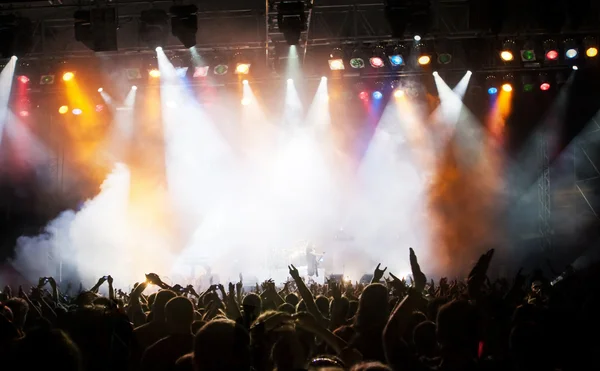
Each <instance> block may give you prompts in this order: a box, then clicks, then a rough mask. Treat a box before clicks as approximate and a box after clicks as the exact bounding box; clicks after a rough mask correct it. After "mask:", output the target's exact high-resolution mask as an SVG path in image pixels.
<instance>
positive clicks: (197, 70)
mask: <svg viewBox="0 0 600 371" xmlns="http://www.w3.org/2000/svg"><path fill="white" fill-rule="evenodd" d="M208 69H209V66H201V67H194V74H193V75H192V76H193V78H195V79H196V78H199V77H206V76H208Z"/></svg>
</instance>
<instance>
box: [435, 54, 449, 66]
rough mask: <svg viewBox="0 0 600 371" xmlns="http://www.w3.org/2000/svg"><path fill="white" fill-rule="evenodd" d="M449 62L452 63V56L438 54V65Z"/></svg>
mask: <svg viewBox="0 0 600 371" xmlns="http://www.w3.org/2000/svg"><path fill="white" fill-rule="evenodd" d="M451 62H452V54H450V53H440V54H438V63H439V64H450V63H451Z"/></svg>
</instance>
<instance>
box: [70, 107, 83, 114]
mask: <svg viewBox="0 0 600 371" xmlns="http://www.w3.org/2000/svg"><path fill="white" fill-rule="evenodd" d="M72 112H73V114H74V115H75V116H79V115H81V114H82V113H83V111H82V110H81V108H74V109H73V111H72Z"/></svg>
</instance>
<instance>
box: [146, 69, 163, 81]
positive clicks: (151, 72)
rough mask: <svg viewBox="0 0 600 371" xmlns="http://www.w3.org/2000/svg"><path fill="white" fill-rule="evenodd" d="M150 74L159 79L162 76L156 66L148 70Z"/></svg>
mask: <svg viewBox="0 0 600 371" xmlns="http://www.w3.org/2000/svg"><path fill="white" fill-rule="evenodd" d="M148 76H150V77H151V78H153V79H157V78H159V77H160V71H159V70H158V69H156V68H153V69H151V70H149V71H148Z"/></svg>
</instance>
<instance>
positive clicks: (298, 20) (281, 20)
mask: <svg viewBox="0 0 600 371" xmlns="http://www.w3.org/2000/svg"><path fill="white" fill-rule="evenodd" d="M277 26H278V28H279V30H280V31H281V32H282V33H283V37H284V38H285V41H286V42H287V44H288V45H297V44H298V43H299V42H300V35H301V34H302V31H304V30H305V29H306V13H305V5H304V1H303V0H294V1H291V0H286V1H279V2H278V7H277Z"/></svg>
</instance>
